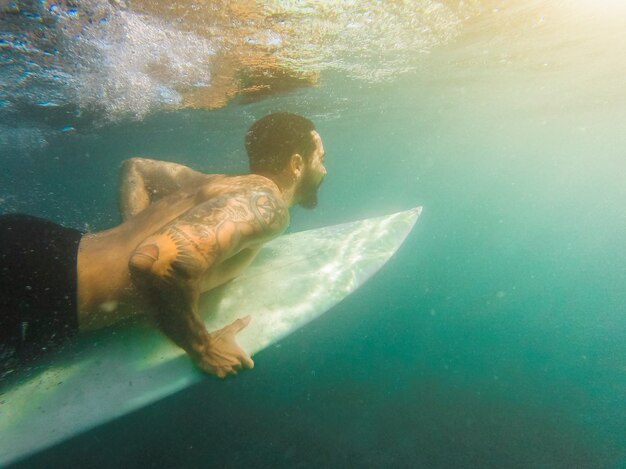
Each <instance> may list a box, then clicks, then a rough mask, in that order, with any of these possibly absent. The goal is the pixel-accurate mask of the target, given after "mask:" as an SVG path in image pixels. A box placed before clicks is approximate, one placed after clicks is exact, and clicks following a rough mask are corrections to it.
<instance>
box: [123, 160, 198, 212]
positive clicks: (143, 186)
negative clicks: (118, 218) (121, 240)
mask: <svg viewBox="0 0 626 469" xmlns="http://www.w3.org/2000/svg"><path fill="white" fill-rule="evenodd" d="M206 178H207V175H206V174H204V173H201V172H199V171H194V170H193V169H191V168H188V167H187V166H184V165H181V164H176V163H170V162H167V161H159V160H151V159H148V158H138V157H135V158H130V159H128V160H125V161H124V162H123V163H122V168H121V171H120V210H121V212H122V219H123V220H127V219H128V218H130V217H132V216H134V215H136V214H138V213H139V212H141V211H142V210H144V209H145V208H146V207H148V205H150V204H151V203H152V202H155V201H157V200H159V199H160V198H162V197H165V196H166V195H168V194H171V193H172V192H174V191H177V190H178V189H180V188H182V187H185V186H191V185H196V184H199V183H201V182H202V181H203V180H205V179H206Z"/></svg>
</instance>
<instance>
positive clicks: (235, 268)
mask: <svg viewBox="0 0 626 469" xmlns="http://www.w3.org/2000/svg"><path fill="white" fill-rule="evenodd" d="M259 193H270V194H272V195H273V196H275V197H276V198H277V199H279V200H280V194H279V193H278V189H277V188H276V186H275V185H274V183H273V182H272V181H270V180H269V179H266V178H264V177H262V176H258V175H245V176H222V175H207V177H206V180H205V181H204V182H202V183H201V184H199V185H196V186H194V187H191V188H184V189H181V190H179V191H178V192H175V193H173V194H171V195H169V196H167V197H164V198H163V199H161V200H159V201H157V202H155V203H153V204H151V205H150V206H149V207H148V208H146V209H145V210H144V211H142V212H140V213H138V214H137V215H135V216H134V217H132V218H130V219H129V220H127V221H126V222H124V223H123V224H121V225H119V226H117V227H115V228H113V229H111V230H107V231H103V232H99V233H94V234H87V235H85V236H84V237H83V238H82V239H81V243H80V247H79V253H78V310H79V311H78V313H79V325H80V329H81V330H88V329H97V328H100V327H104V326H107V325H110V324H113V323H116V322H118V321H120V320H123V319H125V318H128V317H130V316H132V315H134V314H137V313H139V314H141V313H144V312H146V310H147V308H148V306H147V302H146V301H145V300H144V299H143V298H141V296H140V295H139V294H138V292H137V290H136V289H135V288H134V286H133V284H132V281H131V276H130V273H129V269H128V262H129V259H130V256H131V255H132V253H133V251H134V250H135V249H136V248H137V246H138V245H139V244H140V243H142V242H143V241H144V240H145V239H146V238H148V237H149V236H151V235H154V234H155V233H158V232H159V231H160V230H162V229H163V228H164V227H165V226H167V225H168V224H170V223H172V222H173V221H175V220H177V219H178V218H179V217H182V216H185V214H189V213H193V210H194V209H195V208H197V207H199V206H201V205H203V204H215V205H216V207H217V206H218V204H219V207H217V208H216V217H217V218H218V219H219V217H220V216H221V212H222V211H223V212H224V217H225V216H228V214H227V213H226V212H230V213H231V216H232V213H233V212H234V213H235V214H236V215H237V214H238V213H239V212H241V211H238V210H237V206H236V203H235V201H241V200H246V199H251V198H253V197H255V194H259ZM231 201H232V203H231ZM224 207H227V208H228V210H223V208H224ZM245 215H246V214H245V213H242V214H241V216H245ZM265 241H267V239H258V240H254V239H253V240H251V242H249V243H247V245H246V246H245V247H244V248H243V249H241V250H239V251H238V252H234V253H229V254H228V256H227V257H224V258H221V259H219V260H218V261H217V262H216V264H215V265H214V267H213V268H211V269H210V270H209V271H208V272H206V274H205V275H204V277H203V278H202V291H207V290H210V289H212V288H215V287H216V286H218V285H221V284H223V283H225V282H227V281H228V280H230V279H232V278H234V277H235V276H237V275H238V274H239V272H240V271H241V270H243V269H244V268H245V267H246V266H247V265H248V264H249V263H250V262H251V261H252V260H253V259H254V257H255V255H256V253H257V252H258V250H259V249H260V246H261V244H262V243H263V242H265Z"/></svg>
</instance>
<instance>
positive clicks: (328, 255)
mask: <svg viewBox="0 0 626 469" xmlns="http://www.w3.org/2000/svg"><path fill="white" fill-rule="evenodd" d="M420 212H421V208H420V207H418V208H415V209H412V210H408V211H405V212H398V213H395V214H392V215H388V216H384V217H379V218H371V219H367V220H361V221H357V222H353V223H346V224H342V225H336V226H331V227H326V228H320V229H316V230H311V231H303V232H300V233H294V234H290V235H285V236H282V237H279V238H277V239H275V240H273V241H271V242H270V243H268V244H266V245H265V246H264V247H263V249H262V250H261V252H260V253H259V255H258V257H257V258H256V259H255V261H254V263H253V264H252V265H251V266H250V267H249V268H248V269H247V270H246V271H245V272H244V273H243V274H242V275H241V276H240V277H238V278H237V279H235V280H233V281H232V282H230V283H229V284H227V285H225V286H224V287H221V288H220V289H219V290H218V291H216V292H211V293H210V294H208V295H205V297H204V298H203V300H202V310H203V312H204V313H206V316H208V317H207V318H206V324H207V327H208V329H209V330H215V329H218V328H220V327H223V326H224V325H226V324H228V323H230V322H232V321H234V320H235V319H236V318H238V317H242V316H245V315H248V314H250V315H251V316H252V322H251V323H250V325H249V326H248V327H247V328H246V329H244V330H243V331H241V332H240V333H239V334H238V335H237V340H238V342H239V344H240V345H241V346H242V347H243V348H244V349H246V350H247V351H249V352H250V353H251V354H254V353H256V352H259V351H260V350H262V349H264V348H265V347H267V346H268V345H271V344H272V343H275V342H276V341H278V340H280V339H281V338H283V337H285V336H286V335H288V334H289V333H291V332H293V331H294V330H296V329H298V328H300V327H302V326H303V325H305V324H306V323H308V322H310V321H311V320H313V319H314V318H316V317H318V316H320V315H321V314H323V313H324V312H326V311H328V310H329V309H330V308H331V307H332V306H334V305H335V304H336V303H338V302H339V301H340V300H342V299H343V298H344V297H345V296H347V295H348V294H349V293H350V292H352V291H354V290H355V289H356V288H357V287H359V286H360V285H361V284H362V283H363V282H364V281H365V280H367V279H368V278H369V277H370V276H371V275H372V274H374V273H375V272H376V271H377V270H378V269H379V268H380V267H381V266H382V265H383V264H385V262H387V260H388V259H389V258H390V257H391V256H392V255H393V253H394V252H395V251H396V250H397V249H398V247H399V246H400V245H401V244H402V242H403V241H404V239H405V237H406V236H407V235H408V233H409V232H410V230H411V228H412V227H413V225H414V224H415V221H416V220H417V218H418V216H419V214H420ZM16 374H17V373H16ZM203 376H204V375H202V373H200V372H199V371H198V370H196V369H195V367H194V366H193V365H192V363H191V361H190V360H189V358H188V357H187V356H185V354H184V353H183V352H182V351H181V350H180V349H179V348H177V347H176V346H174V345H173V344H172V343H171V342H170V341H168V340H167V339H166V338H165V337H164V336H163V335H161V334H160V333H159V332H158V331H156V330H155V329H154V328H153V327H150V326H149V325H147V324H133V325H130V326H127V327H124V328H118V329H108V330H105V331H102V332H99V333H97V334H89V335H87V336H84V337H81V338H80V339H79V340H77V341H76V342H74V343H72V344H70V345H68V346H67V347H65V348H64V349H63V350H61V351H59V352H58V353H56V355H55V356H54V357H53V358H50V359H48V361H47V362H45V363H41V364H40V365H39V366H38V367H37V368H35V369H33V370H30V371H29V370H22V372H21V374H19V375H17V376H15V377H10V378H11V379H9V380H8V384H7V383H5V386H4V388H5V389H0V466H2V465H5V464H8V463H10V462H15V461H17V460H18V459H21V458H23V457H25V456H27V455H29V454H32V453H33V452H36V451H38V450H41V449H43V448H46V447H48V446H51V445H52V444H55V443H58V442H60V441H62V440H64V439H66V438H69V437H71V436H73V435H76V434H78V433H81V432H83V431H85V430H88V429H90V428H92V427H94V426H97V425H99V424H102V423H104V422H107V421H110V420H112V419H114V418H116V417H119V416H122V415H124V414H126V413H128V412H131V411H133V410H136V409H138V408H140V407H142V406H144V405H146V404H149V403H151V402H154V401H156V400H158V399H161V398H163V397H165V396H167V395H169V394H172V393H174V392H176V391H179V390H181V389H183V388H185V387H187V386H189V385H190V384H192V383H194V382H196V381H198V380H200V379H203Z"/></svg>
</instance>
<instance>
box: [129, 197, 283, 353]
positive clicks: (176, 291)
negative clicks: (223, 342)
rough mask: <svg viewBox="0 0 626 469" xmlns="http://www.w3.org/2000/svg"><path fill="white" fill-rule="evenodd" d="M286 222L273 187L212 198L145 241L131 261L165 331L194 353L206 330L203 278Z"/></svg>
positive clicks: (136, 279) (136, 278) (135, 278)
mask: <svg viewBox="0 0 626 469" xmlns="http://www.w3.org/2000/svg"><path fill="white" fill-rule="evenodd" d="M287 223H288V212H287V209H286V208H285V207H284V205H283V204H282V202H280V201H278V200H277V199H276V197H275V196H274V195H272V194H271V193H269V192H268V191H256V192H246V193H245V194H241V193H239V194H237V195H235V196H233V195H232V194H227V195H221V196H218V197H215V198H212V199H211V200H209V201H208V202H205V203H203V204H200V205H198V206H197V207H195V208H193V209H192V210H190V211H189V212H187V213H185V214H184V215H182V216H181V217H179V218H178V219H177V220H175V221H174V222H172V223H170V224H168V225H166V226H165V227H164V228H163V229H162V230H161V231H160V232H158V233H156V234H154V235H152V236H150V237H149V238H147V239H146V240H144V242H143V243H141V244H140V245H139V247H138V248H137V249H136V250H135V252H134V253H133V255H132V257H131V259H130V263H129V268H130V272H131V276H132V277H133V281H134V283H135V285H136V286H137V287H138V288H139V289H140V290H143V291H144V292H145V293H147V295H148V297H149V299H150V300H151V302H152V304H153V305H154V310H155V312H156V317H157V320H158V322H159V325H160V326H161V328H162V329H163V330H164V332H166V334H168V335H169V336H170V337H171V338H172V339H173V340H174V341H175V342H176V343H178V344H179V345H180V346H181V347H183V348H184V349H185V350H187V351H188V352H189V353H191V350H193V349H195V348H196V347H198V346H199V345H198V344H200V343H201V342H202V341H203V334H206V330H205V329H204V326H203V323H202V322H201V320H200V318H199V315H198V311H197V300H198V297H199V293H200V292H199V285H200V282H201V279H202V278H203V276H204V275H206V274H207V272H209V271H210V269H211V267H212V266H214V265H216V263H220V262H222V261H224V260H226V259H228V258H230V257H231V256H233V255H235V254H237V253H238V252H239V251H241V250H242V249H245V248H247V247H250V246H253V245H257V244H259V243H263V242H265V241H267V240H269V239H271V238H273V237H275V236H277V235H278V234H280V233H281V232H282V231H283V230H284V229H285V228H286V225H287Z"/></svg>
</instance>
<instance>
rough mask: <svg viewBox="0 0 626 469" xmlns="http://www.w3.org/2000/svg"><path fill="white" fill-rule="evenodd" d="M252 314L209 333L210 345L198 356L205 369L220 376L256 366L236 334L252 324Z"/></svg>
mask: <svg viewBox="0 0 626 469" xmlns="http://www.w3.org/2000/svg"><path fill="white" fill-rule="evenodd" d="M251 319H252V318H251V317H250V316H246V317H245V318H240V319H237V320H236V321H233V322H232V323H230V324H229V325H228V326H226V327H223V328H222V329H219V330H217V331H214V332H211V333H210V334H209V337H210V341H209V345H207V346H206V349H205V350H204V351H203V354H202V355H201V356H199V357H196V363H197V365H198V366H199V367H200V369H202V370H203V371H205V372H207V373H211V374H214V375H215V376H217V377H218V378H225V377H226V376H230V375H236V374H237V372H238V371H241V370H242V369H246V368H254V362H253V361H252V358H250V355H249V354H248V353H247V352H246V351H245V350H244V349H242V348H241V347H240V346H239V345H238V344H237V341H236V340H235V335H236V334H237V333H238V332H239V331H241V330H242V329H243V328H245V327H246V326H247V325H248V324H250V320H251Z"/></svg>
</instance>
